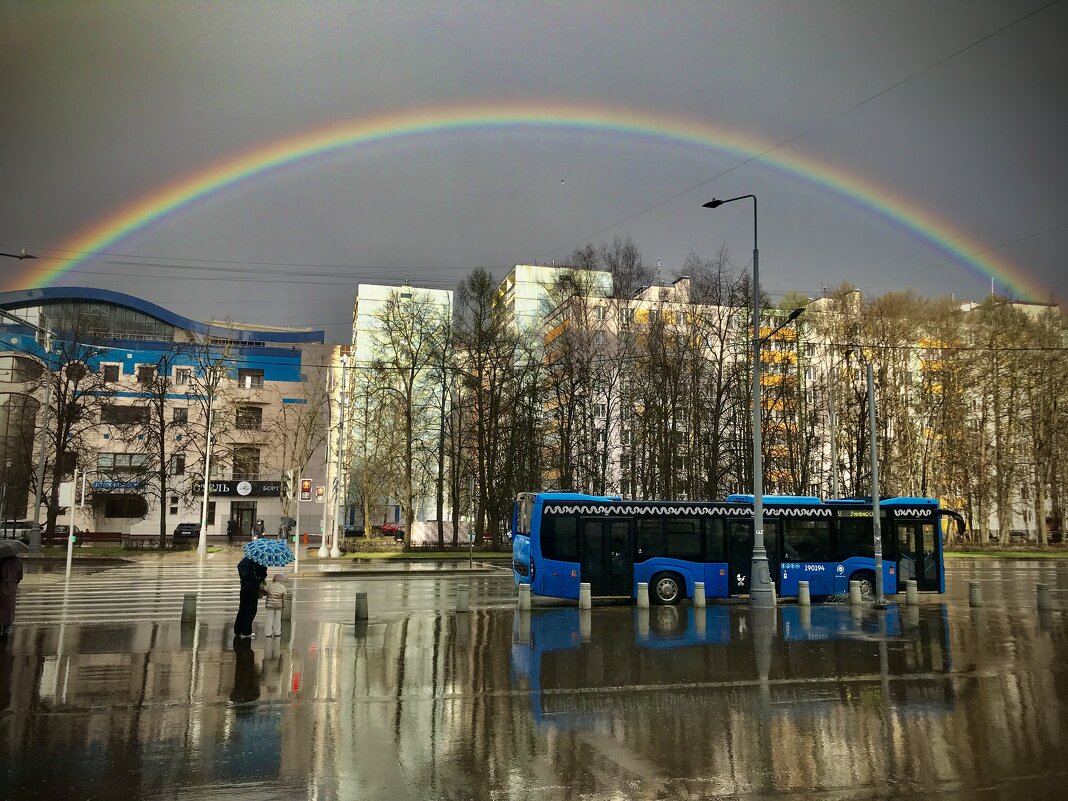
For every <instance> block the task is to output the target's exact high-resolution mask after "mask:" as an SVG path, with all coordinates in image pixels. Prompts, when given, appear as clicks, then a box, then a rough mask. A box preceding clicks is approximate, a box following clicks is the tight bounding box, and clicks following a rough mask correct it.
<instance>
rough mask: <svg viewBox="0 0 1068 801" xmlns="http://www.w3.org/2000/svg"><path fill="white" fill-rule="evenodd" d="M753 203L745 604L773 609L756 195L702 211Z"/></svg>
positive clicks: (715, 202)
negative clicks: (749, 538)
mask: <svg viewBox="0 0 1068 801" xmlns="http://www.w3.org/2000/svg"><path fill="white" fill-rule="evenodd" d="M746 198H752V200H753V562H752V565H751V567H750V572H749V603H750V605H751V606H756V607H773V606H775V591H774V588H773V586H772V583H771V571H770V569H769V567H768V552H767V549H766V548H765V547H764V459H763V453H762V450H761V448H762V445H761V441H760V440H761V430H760V428H761V407H760V404H761V400H760V346H761V338H760V249H759V247H758V241H759V240H758V238H757V198H756V195H739V196H738V197H732V198H727V199H726V200H717V199H715V198H713V199H712V200H711V201H709V202H708V203H705V204H704V208H707V209H715V208H719V207H720V206H722V205H723V204H724V203H733V202H734V201H736V200H745V199H746Z"/></svg>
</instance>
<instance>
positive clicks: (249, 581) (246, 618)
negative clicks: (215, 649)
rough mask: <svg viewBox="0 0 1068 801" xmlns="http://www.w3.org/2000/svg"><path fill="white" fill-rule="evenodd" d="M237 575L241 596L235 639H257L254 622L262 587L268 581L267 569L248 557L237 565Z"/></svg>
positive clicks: (235, 625)
mask: <svg viewBox="0 0 1068 801" xmlns="http://www.w3.org/2000/svg"><path fill="white" fill-rule="evenodd" d="M237 575H238V578H239V579H240V580H241V595H240V601H239V603H238V607H237V619H236V620H234V636H235V637H246V638H247V637H255V636H256V635H255V634H253V633H252V621H254V620H255V619H256V610H257V608H258V607H259V603H260V587H261V585H262V584H263V583H264V582H265V581H266V580H267V568H266V567H264V566H263V565H260V564H257V563H256V562H253V561H252V560H251V559H249V558H248V557H247V556H246V557H245V558H244V559H242V560H241V561H240V562H238V563H237Z"/></svg>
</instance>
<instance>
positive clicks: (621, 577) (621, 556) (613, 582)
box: [579, 517, 634, 598]
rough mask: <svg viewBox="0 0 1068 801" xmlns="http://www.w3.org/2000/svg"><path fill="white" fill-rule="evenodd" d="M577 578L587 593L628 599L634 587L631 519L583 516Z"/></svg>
mask: <svg viewBox="0 0 1068 801" xmlns="http://www.w3.org/2000/svg"><path fill="white" fill-rule="evenodd" d="M579 563H580V573H581V580H582V581H587V582H589V584H590V594H591V595H599V596H606V595H614V596H623V597H627V598H630V597H631V596H632V595H633V594H634V593H633V588H634V535H633V534H632V533H631V521H630V520H620V519H614V520H613V519H605V518H603V517H598V518H593V517H585V518H583V519H582V541H581V550H580V552H579Z"/></svg>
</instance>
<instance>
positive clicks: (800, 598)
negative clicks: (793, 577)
mask: <svg viewBox="0 0 1068 801" xmlns="http://www.w3.org/2000/svg"><path fill="white" fill-rule="evenodd" d="M797 605H798V606H811V605H812V596H811V595H809V592H808V582H807V581H799V582H797Z"/></svg>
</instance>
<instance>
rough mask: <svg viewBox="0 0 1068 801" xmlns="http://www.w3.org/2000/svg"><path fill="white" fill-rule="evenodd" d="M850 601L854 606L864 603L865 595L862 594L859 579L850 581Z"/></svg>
mask: <svg viewBox="0 0 1068 801" xmlns="http://www.w3.org/2000/svg"><path fill="white" fill-rule="evenodd" d="M849 603H851V604H852V605H853V606H860V605H861V604H862V603H864V596H862V595H861V594H860V582H859V581H850V582H849Z"/></svg>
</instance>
